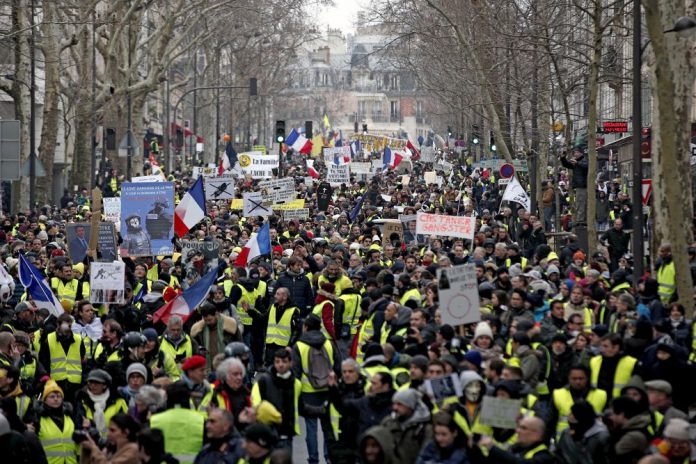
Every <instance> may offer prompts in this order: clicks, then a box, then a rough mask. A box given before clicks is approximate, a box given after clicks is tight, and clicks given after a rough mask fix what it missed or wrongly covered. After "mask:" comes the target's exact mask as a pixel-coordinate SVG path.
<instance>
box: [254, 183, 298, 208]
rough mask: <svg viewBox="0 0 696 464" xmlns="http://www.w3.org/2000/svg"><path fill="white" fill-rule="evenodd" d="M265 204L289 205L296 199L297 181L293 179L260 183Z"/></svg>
mask: <svg viewBox="0 0 696 464" xmlns="http://www.w3.org/2000/svg"><path fill="white" fill-rule="evenodd" d="M259 188H260V189H261V197H262V198H263V202H264V203H266V204H268V205H277V204H282V203H289V202H291V201H293V200H295V199H296V197H297V192H296V191H295V180H294V179H292V178H291V177H286V178H283V179H273V180H265V181H263V182H260V183H259Z"/></svg>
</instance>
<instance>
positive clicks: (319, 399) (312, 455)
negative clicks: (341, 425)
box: [303, 393, 333, 464]
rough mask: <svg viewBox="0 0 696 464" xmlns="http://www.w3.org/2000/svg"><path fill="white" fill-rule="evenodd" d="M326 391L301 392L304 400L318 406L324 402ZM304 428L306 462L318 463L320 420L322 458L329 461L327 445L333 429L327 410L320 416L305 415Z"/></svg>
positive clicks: (310, 463)
mask: <svg viewBox="0 0 696 464" xmlns="http://www.w3.org/2000/svg"><path fill="white" fill-rule="evenodd" d="M326 396H327V394H326V393H305V394H303V398H304V401H305V402H306V403H308V404H311V405H313V406H319V405H321V404H322V403H324V401H325V399H326ZM304 419H305V428H306V432H307V436H306V437H305V442H306V443H307V463H308V464H318V463H319V443H318V436H317V431H318V428H319V427H318V423H319V422H321V428H322V430H323V431H324V459H326V462H329V447H328V441H329V440H330V439H331V437H332V434H333V431H332V429H331V421H330V419H329V415H328V412H327V414H325V415H324V416H322V417H321V418H318V417H305V418H304Z"/></svg>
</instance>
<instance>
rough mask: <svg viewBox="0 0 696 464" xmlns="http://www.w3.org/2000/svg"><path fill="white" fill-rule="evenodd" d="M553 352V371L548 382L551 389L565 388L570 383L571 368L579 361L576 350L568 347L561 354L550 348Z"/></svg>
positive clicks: (550, 351) (551, 352)
mask: <svg viewBox="0 0 696 464" xmlns="http://www.w3.org/2000/svg"><path fill="white" fill-rule="evenodd" d="M549 353H550V354H551V373H550V374H549V379H548V384H549V389H550V390H555V389H557V388H563V387H564V386H565V385H566V384H567V383H568V374H569V373H570V368H571V366H573V365H574V364H575V363H577V358H576V357H575V352H574V351H573V349H572V348H569V347H567V348H566V350H565V351H564V352H563V353H561V354H556V353H554V352H553V351H552V350H549Z"/></svg>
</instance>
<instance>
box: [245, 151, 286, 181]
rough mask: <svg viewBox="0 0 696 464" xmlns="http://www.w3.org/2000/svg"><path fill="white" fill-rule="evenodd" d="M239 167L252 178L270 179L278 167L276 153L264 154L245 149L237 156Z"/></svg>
mask: <svg viewBox="0 0 696 464" xmlns="http://www.w3.org/2000/svg"><path fill="white" fill-rule="evenodd" d="M238 160H239V169H240V170H241V171H242V173H243V174H245V175H246V174H248V175H250V176H251V178H252V179H270V178H271V177H273V170H274V169H278V155H264V154H263V152H260V151H247V152H244V153H240V154H239V156H238Z"/></svg>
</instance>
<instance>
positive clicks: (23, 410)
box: [15, 395, 31, 420]
mask: <svg viewBox="0 0 696 464" xmlns="http://www.w3.org/2000/svg"><path fill="white" fill-rule="evenodd" d="M15 404H16V405H17V417H19V418H20V419H22V420H24V416H25V415H26V414H27V411H28V410H29V405H30V404H31V398H29V397H28V396H27V395H18V396H15Z"/></svg>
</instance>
